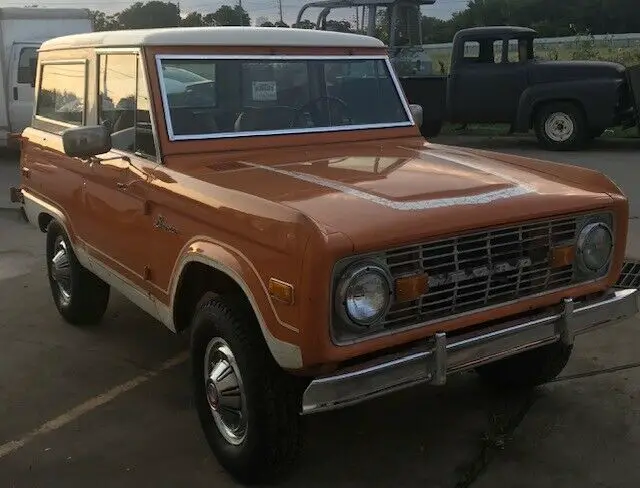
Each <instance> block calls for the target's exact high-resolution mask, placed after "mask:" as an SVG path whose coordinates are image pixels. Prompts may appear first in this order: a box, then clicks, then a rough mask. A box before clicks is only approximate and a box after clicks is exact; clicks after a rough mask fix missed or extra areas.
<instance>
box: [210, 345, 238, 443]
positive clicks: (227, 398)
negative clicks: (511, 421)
mask: <svg viewBox="0 0 640 488" xmlns="http://www.w3.org/2000/svg"><path fill="white" fill-rule="evenodd" d="M204 387H205V394H206V397H207V403H208V404H209V409H210V410H211V415H212V416H213V420H214V421H215V423H216V426H217V427H218V430H219V432H220V433H221V434H222V436H223V437H224V438H225V440H226V441H227V442H229V443H230V444H233V445H238V444H241V443H242V441H244V439H245V437H246V436H247V405H246V398H245V393H244V386H243V384H242V377H241V376H240V371H239V369H238V364H237V363H236V359H235V356H234V355H233V353H232V352H231V348H230V347H229V345H228V344H227V343H226V342H225V341H224V340H223V339H221V338H220V337H215V338H213V339H211V341H210V342H209V344H208V345H207V349H206V351H205V354H204Z"/></svg>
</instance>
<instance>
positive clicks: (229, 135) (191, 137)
mask: <svg viewBox="0 0 640 488" xmlns="http://www.w3.org/2000/svg"><path fill="white" fill-rule="evenodd" d="M155 57H156V75H157V76H158V82H159V84H160V95H161V98H162V110H163V113H164V120H165V127H166V131H167V135H168V137H169V141H170V142H176V141H198V140H209V139H234V138H239V137H261V136H278V135H295V134H319V133H327V132H345V131H354V130H366V129H391V128H398V127H412V126H414V125H415V121H414V120H413V115H412V114H411V110H410V108H409V103H408V101H407V98H406V96H405V94H404V91H403V90H402V86H401V85H400V80H399V79H398V76H397V74H396V72H395V70H394V69H393V66H392V65H391V61H390V60H389V56H387V55H384V54H377V55H348V54H340V55H299V54H278V55H268V54H257V55H256V54H248V55H242V54H157V55H156V56H155ZM172 59H194V60H203V59H212V60H218V59H221V60H224V59H235V60H309V61H328V60H347V61H350V60H366V59H377V60H382V61H384V62H385V65H386V66H387V69H388V70H389V75H390V76H391V80H392V81H393V85H394V87H395V89H396V93H397V95H398V96H399V97H400V101H401V103H402V107H403V108H404V112H405V115H406V121H404V122H390V123H386V122H385V123H378V124H358V125H341V126H334V127H311V128H300V129H296V128H290V129H279V130H264V131H244V132H222V133H209V134H206V133H205V134H188V135H176V134H174V132H173V125H172V121H171V114H170V112H169V99H168V97H167V89H166V87H165V80H164V76H162V61H164V60H172Z"/></svg>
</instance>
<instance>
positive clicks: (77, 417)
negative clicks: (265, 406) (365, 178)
mask: <svg viewBox="0 0 640 488" xmlns="http://www.w3.org/2000/svg"><path fill="white" fill-rule="evenodd" d="M436 142H446V143H450V142H459V143H463V144H465V145H471V146H473V145H478V146H479V145H481V146H483V147H489V148H491V149H495V150H500V151H505V152H514V153H520V154H527V155H532V156H533V157H542V158H545V159H556V160H560V161H563V162H569V163H572V164H579V165H584V166H587V167H594V168H596V169H600V170H602V171H604V172H605V173H607V174H609V175H610V176H611V177H612V178H613V179H614V181H616V182H617V183H618V184H620V185H621V187H622V188H623V189H625V191H627V192H628V194H629V196H630V199H631V204H632V216H637V215H640V195H638V191H640V190H638V182H639V181H640V171H639V170H638V169H637V168H636V167H635V165H637V164H638V163H640V143H633V144H630V143H624V144H618V145H616V144H612V143H610V142H607V141H603V142H601V143H599V144H597V145H596V147H594V148H592V149H591V150H589V151H583V152H579V153H548V152H544V151H540V150H539V149H538V148H537V147H536V146H535V144H534V143H532V142H531V141H530V140H526V139H514V138H510V139H504V140H497V141H496V140H492V141H487V140H484V141H480V140H475V139H474V140H471V139H467V140H464V139H460V140H458V141H451V140H450V139H444V138H441V139H438V140H436ZM634 144H635V145H634ZM17 178H18V176H17V163H16V161H15V160H14V159H7V158H4V159H2V157H1V156H0V198H1V197H3V196H4V193H6V191H5V185H6V186H9V185H10V184H13V183H14V182H15V181H16V180H17ZM11 207H12V206H11V204H10V203H9V202H8V199H7V201H6V202H5V201H4V200H2V199H0V344H2V349H1V353H0V419H2V421H0V487H16V488H17V487H47V488H58V487H65V488H67V487H71V486H92V487H118V488H130V487H131V488H133V487H138V486H142V485H143V484H145V485H149V486H154V487H157V488H160V487H194V488H197V487H200V486H202V487H205V486H206V487H210V486H215V487H219V488H225V487H234V486H238V485H236V484H235V483H234V482H233V481H232V480H231V479H230V478H229V477H228V476H227V475H226V473H225V472H224V471H223V470H222V469H221V468H220V466H219V465H218V464H217V462H216V461H215V458H214V457H213V456H212V455H211V453H210V451H209V449H208V447H207V445H206V442H205V441H204V437H203V435H202V434H201V431H200V427H199V425H198V421H197V417H196V414H195V411H194V408H193V405H192V399H191V393H190V389H189V383H188V362H187V361H188V359H187V354H186V353H187V338H186V337H184V336H174V335H172V334H171V333H170V332H169V331H167V330H166V329H165V328H164V327H163V326H162V325H160V324H159V323H157V322H156V321H155V320H153V319H152V318H150V317H149V316H147V315H146V314H145V313H144V312H141V311H140V310H139V309H137V308H136V307H135V306H134V305H132V304H131V303H129V302H128V301H127V300H126V299H124V298H123V297H122V296H120V295H119V294H118V293H115V292H114V293H113V295H112V299H111V301H110V305H109V309H108V312H107V316H106V317H105V319H104V321H103V322H102V324H101V325H99V326H97V327H92V328H87V329H82V328H74V327H72V326H69V325H67V324H66V323H64V322H63V321H62V320H61V319H60V317H59V316H58V314H57V311H56V310H55V306H54V305H53V302H52V300H51V297H50V292H49V287H48V283H47V279H46V272H45V262H44V259H43V250H44V234H42V233H40V232H38V231H36V230H35V229H33V228H31V227H30V226H28V225H27V224H26V223H24V222H23V221H22V220H21V219H20V216H19V214H18V213H17V211H16V210H15V209H14V208H11ZM631 234H632V236H631V238H630V245H634V243H636V242H638V241H640V232H636V230H632V233H631ZM639 325H640V322H639V321H638V320H637V319H632V320H629V321H627V322H625V323H623V324H619V325H617V326H615V327H612V328H609V329H605V330H601V331H598V332H596V333H593V334H589V335H585V336H581V337H579V338H578V342H577V344H576V348H575V352H574V355H573V357H572V359H571V362H570V364H569V366H568V367H567V368H566V370H565V371H564V372H563V373H562V375H561V377H560V378H559V379H558V381H555V382H553V383H551V384H549V385H545V386H544V387H541V388H539V389H537V390H536V391H534V392H531V393H529V394H526V395H525V394H521V395H511V396H505V395H497V394H495V393H491V392H488V391H486V390H484V389H483V388H482V387H481V385H480V384H479V382H478V381H477V379H476V377H475V376H474V375H473V374H463V375H458V376H453V377H451V378H450V380H449V383H448V385H447V386H445V387H418V388H414V389H411V390H406V391H404V392H401V393H399V394H396V395H393V396H391V397H386V398H383V399H380V400H376V401H372V402H369V403H365V404H361V405H358V406H356V407H353V408H350V409H345V410H342V411H337V412H331V413H325V414H319V415H316V416H311V417H308V418H307V431H308V432H307V437H306V439H307V442H306V446H305V450H304V454H303V457H302V460H301V466H300V469H299V470H298V471H297V472H296V473H295V474H294V476H293V477H292V478H291V480H289V481H288V482H286V483H284V485H283V486H285V487H303V488H307V487H309V488H315V487H328V486H331V487H336V488H341V487H354V486H367V487H398V486H402V487H410V488H413V487H421V488H422V487H430V488H431V487H433V488H440V487H442V488H445V487H451V488H463V487H468V486H473V487H479V488H492V487H498V486H500V487H511V486H514V487H515V486H517V487H526V488H528V487H532V488H533V487H536V488H538V487H547V486H567V487H580V488H583V487H596V486H597V487H616V488H626V487H629V488H632V487H633V488H635V487H637V486H638V485H639V484H640V471H639V470H638V462H637V458H638V452H640V450H639V447H640V427H639V426H640V422H639V420H640V417H639V415H640V354H638V352H637V351H639V350H640V327H639Z"/></svg>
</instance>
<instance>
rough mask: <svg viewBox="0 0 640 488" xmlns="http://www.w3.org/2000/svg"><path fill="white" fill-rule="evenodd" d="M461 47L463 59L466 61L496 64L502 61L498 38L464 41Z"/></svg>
mask: <svg viewBox="0 0 640 488" xmlns="http://www.w3.org/2000/svg"><path fill="white" fill-rule="evenodd" d="M463 49H464V54H463V60H464V61H465V62H467V63H469V62H472V63H481V64H496V63H500V62H501V61H502V49H503V48H502V41H500V40H496V39H483V40H482V41H481V42H478V41H465V43H464V46H463Z"/></svg>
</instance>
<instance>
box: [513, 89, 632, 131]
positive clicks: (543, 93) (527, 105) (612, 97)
mask: <svg viewBox="0 0 640 488" xmlns="http://www.w3.org/2000/svg"><path fill="white" fill-rule="evenodd" d="M623 82H624V81H623V80H621V79H587V80H572V81H563V82H557V83H542V84H538V85H532V86H530V87H529V88H527V89H526V90H525V91H524V92H523V93H522V95H521V96H520V100H519V103H518V115H517V119H516V129H517V130H518V131H520V132H526V131H528V130H529V129H530V128H531V127H532V124H533V116H534V114H535V110H536V108H537V107H538V106H540V105H541V104H543V103H546V102H551V101H561V100H562V101H572V102H575V103H578V104H579V105H580V106H581V107H582V108H583V109H584V112H585V116H586V118H587V123H588V124H589V126H591V127H611V126H613V125H615V123H616V104H617V101H618V89H619V87H620V85H621V84H622V83H623Z"/></svg>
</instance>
